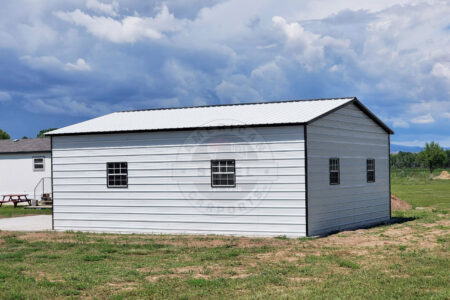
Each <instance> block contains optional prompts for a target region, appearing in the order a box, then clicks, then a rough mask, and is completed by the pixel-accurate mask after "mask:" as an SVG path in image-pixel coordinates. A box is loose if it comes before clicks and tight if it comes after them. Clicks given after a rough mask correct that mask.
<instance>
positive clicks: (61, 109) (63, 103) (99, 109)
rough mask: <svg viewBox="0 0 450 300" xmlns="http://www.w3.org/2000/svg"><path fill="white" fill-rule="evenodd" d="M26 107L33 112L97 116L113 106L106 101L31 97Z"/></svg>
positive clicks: (110, 110) (108, 111)
mask: <svg viewBox="0 0 450 300" xmlns="http://www.w3.org/2000/svg"><path fill="white" fill-rule="evenodd" d="M26 109H27V110H29V111H30V112H33V113H47V114H64V115H72V116H98V115H103V114H107V113H110V112H112V111H113V110H114V107H112V106H111V105H108V103H102V102H95V101H89V102H88V101H83V100H76V99H71V98H69V97H63V98H59V99H33V100H32V101H29V102H28V105H27V106H26Z"/></svg>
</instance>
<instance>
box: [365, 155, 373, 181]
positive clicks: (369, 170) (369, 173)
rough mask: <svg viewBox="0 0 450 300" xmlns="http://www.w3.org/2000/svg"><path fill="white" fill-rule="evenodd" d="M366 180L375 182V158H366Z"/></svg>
mask: <svg viewBox="0 0 450 300" xmlns="http://www.w3.org/2000/svg"><path fill="white" fill-rule="evenodd" d="M366 165H367V182H375V159H373V158H369V159H367V163H366Z"/></svg>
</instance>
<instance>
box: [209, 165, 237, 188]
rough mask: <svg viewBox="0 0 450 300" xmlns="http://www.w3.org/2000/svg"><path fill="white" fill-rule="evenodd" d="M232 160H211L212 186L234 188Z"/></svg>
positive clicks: (234, 173) (234, 170)
mask: <svg viewBox="0 0 450 300" xmlns="http://www.w3.org/2000/svg"><path fill="white" fill-rule="evenodd" d="M234 166H235V161H234V160H212V161H211V178H212V182H211V183H212V186H213V187H215V186H219V187H234V186H235V181H236V179H235V177H236V169H235V167H234Z"/></svg>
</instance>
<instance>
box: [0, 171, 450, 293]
mask: <svg viewBox="0 0 450 300" xmlns="http://www.w3.org/2000/svg"><path fill="white" fill-rule="evenodd" d="M398 177H399V178H398V180H397V179H394V178H393V179H394V180H393V190H394V189H398V190H404V194H399V196H400V197H402V198H403V199H405V200H408V201H410V199H409V195H411V196H415V194H416V193H417V192H424V194H423V195H430V197H426V198H420V197H417V198H412V199H413V200H412V201H411V202H412V203H414V205H415V206H427V205H433V206H434V208H432V207H429V208H426V209H421V210H410V211H406V212H394V213H393V214H394V215H395V216H397V217H404V218H414V219H413V220H409V219H408V220H409V221H407V222H403V223H398V224H394V225H384V226H378V227H375V228H371V229H366V230H357V231H347V232H341V233H338V234H334V235H331V236H329V237H325V238H317V239H314V238H304V239H286V238H283V237H279V238H244V237H239V238H238V237H222V236H183V235H115V234H89V233H74V232H41V233H15V232H0V286H1V288H0V299H45V298H74V299H78V298H100V299H128V298H136V299H199V298H208V299H230V298H239V299H280V298H282V299H287V298H294V299H297V298H303V299H323V298H333V299H347V298H352V299H367V298H370V299H386V298H387V299H390V298H404V299H419V298H427V299H429V298H431V299H449V298H450V277H449V271H448V270H450V251H449V250H450V214H449V210H448V209H447V208H448V202H449V201H450V199H449V194H448V193H447V194H446V196H445V197H441V195H440V194H439V193H440V192H434V188H435V186H438V189H442V190H439V191H445V190H446V188H447V189H448V187H445V186H444V187H442V186H441V183H434V182H425V183H423V184H422V183H420V184H417V185H416V184H411V185H410V186H411V187H410V188H403V187H402V185H405V184H404V183H403V182H405V179H402V178H400V176H398ZM405 178H406V177H405ZM414 180H417V181H418V182H420V180H419V179H414ZM406 182H409V181H406ZM444 184H445V183H444ZM446 184H447V185H448V184H450V182H447V183H446ZM412 189H415V190H414V191H415V192H414V191H411V192H410V190H412ZM423 189H426V190H427V191H426V192H427V193H425V191H423ZM428 189H431V193H430V191H428ZM402 195H403V196H402ZM414 199H416V200H414ZM413 201H415V202H413ZM405 220H406V219H405Z"/></svg>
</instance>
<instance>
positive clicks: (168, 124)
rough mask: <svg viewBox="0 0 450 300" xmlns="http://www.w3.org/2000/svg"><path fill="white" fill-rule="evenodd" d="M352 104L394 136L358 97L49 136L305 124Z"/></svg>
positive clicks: (129, 117)
mask: <svg viewBox="0 0 450 300" xmlns="http://www.w3.org/2000/svg"><path fill="white" fill-rule="evenodd" d="M352 102H353V103H355V104H357V105H358V106H360V108H361V109H362V110H363V111H365V112H366V113H367V114H368V115H369V116H370V117H371V118H373V119H374V121H376V122H377V123H378V124H380V126H382V127H383V128H384V129H385V130H386V131H388V132H389V133H392V131H391V129H389V128H388V127H387V126H386V125H385V124H384V123H382V122H381V121H380V120H379V119H378V118H376V117H375V115H373V114H372V113H371V112H370V111H368V109H367V108H365V107H364V106H363V105H362V104H361V103H360V102H359V101H358V100H357V99H356V98H355V97H349V98H335V99H312V100H293V101H279V102H261V103H242V104H228V105H212V106H197V107H181V108H164V109H149V110H134V111H122V112H115V113H111V114H108V115H104V116H101V117H98V118H95V119H91V120H87V121H84V122H81V123H78V124H74V125H71V126H67V127H64V128H60V129H57V130H54V131H51V132H48V133H47V135H71V134H90V133H118V132H127V131H158V130H181V129H194V128H218V127H240V126H258V125H259V126H262V125H277V124H305V123H308V122H311V121H313V120H315V119H317V118H319V117H321V116H323V115H325V114H327V113H329V112H332V111H334V110H336V109H338V108H340V107H342V106H343V105H346V104H348V103H352Z"/></svg>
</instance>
